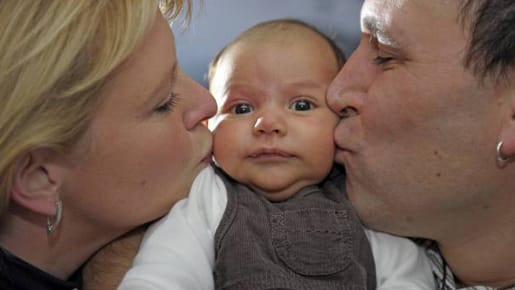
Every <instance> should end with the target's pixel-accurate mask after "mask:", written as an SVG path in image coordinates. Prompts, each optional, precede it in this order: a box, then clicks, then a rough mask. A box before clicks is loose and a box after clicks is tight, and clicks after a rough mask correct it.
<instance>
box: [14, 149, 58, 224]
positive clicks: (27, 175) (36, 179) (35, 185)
mask: <svg viewBox="0 0 515 290" xmlns="http://www.w3.org/2000/svg"><path fill="white" fill-rule="evenodd" d="M54 155H55V154H53V153H52V152H51V150H50V149H36V150H33V151H31V152H29V153H28V154H27V155H25V156H24V157H23V158H22V159H21V160H20V161H19V162H18V164H17V166H16V170H15V173H14V180H13V187H12V192H11V199H12V201H13V202H15V203H16V204H18V205H19V206H21V207H23V208H26V209H29V210H31V211H33V212H35V213H38V214H42V215H46V216H53V215H55V211H56V201H57V200H59V189H60V187H61V184H62V182H63V174H64V170H63V169H64V168H62V167H61V166H60V165H58V163H56V162H54V160H52V156H54Z"/></svg>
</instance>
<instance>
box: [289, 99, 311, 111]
mask: <svg viewBox="0 0 515 290" xmlns="http://www.w3.org/2000/svg"><path fill="white" fill-rule="evenodd" d="M312 107H313V104H312V103H311V102H310V101H308V100H297V101H295V102H293V104H291V106H290V109H292V110H295V111H309V110H311V109H312Z"/></svg>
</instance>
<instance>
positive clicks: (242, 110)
mask: <svg viewBox="0 0 515 290" xmlns="http://www.w3.org/2000/svg"><path fill="white" fill-rule="evenodd" d="M252 110H253V109H252V106H251V105H249V104H236V105H234V106H233V107H232V109H231V111H232V112H233V113H234V114H236V115H242V114H248V113H250V112H252Z"/></svg>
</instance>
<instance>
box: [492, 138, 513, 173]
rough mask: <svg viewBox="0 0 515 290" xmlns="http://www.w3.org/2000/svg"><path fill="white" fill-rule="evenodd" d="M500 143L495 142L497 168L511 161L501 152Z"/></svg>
mask: <svg viewBox="0 0 515 290" xmlns="http://www.w3.org/2000/svg"><path fill="white" fill-rule="evenodd" d="M501 150H502V141H498V142H497V147H496V149H495V152H496V156H497V165H498V166H499V167H504V166H506V163H508V162H510V161H511V160H512V159H511V157H510V156H507V155H504V154H503V153H502V152H501Z"/></svg>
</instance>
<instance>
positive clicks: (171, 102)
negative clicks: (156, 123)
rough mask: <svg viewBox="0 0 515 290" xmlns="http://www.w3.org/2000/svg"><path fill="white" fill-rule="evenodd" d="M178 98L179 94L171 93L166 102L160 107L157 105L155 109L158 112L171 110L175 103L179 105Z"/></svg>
mask: <svg viewBox="0 0 515 290" xmlns="http://www.w3.org/2000/svg"><path fill="white" fill-rule="evenodd" d="M178 101H179V100H178V98H177V94H175V93H170V95H169V96H168V98H167V99H166V102H164V103H163V104H161V105H159V106H158V107H156V108H155V109H154V110H155V111H156V112H157V113H166V112H170V111H171V110H172V109H173V108H174V107H175V105H177V103H178Z"/></svg>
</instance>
